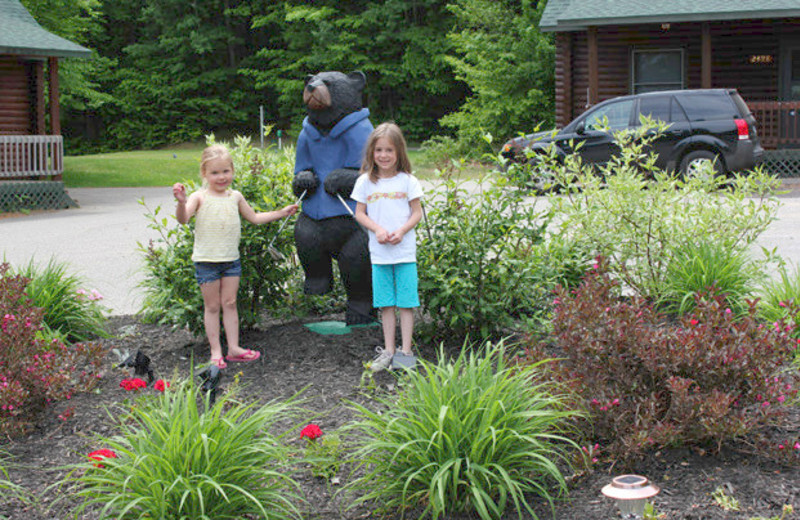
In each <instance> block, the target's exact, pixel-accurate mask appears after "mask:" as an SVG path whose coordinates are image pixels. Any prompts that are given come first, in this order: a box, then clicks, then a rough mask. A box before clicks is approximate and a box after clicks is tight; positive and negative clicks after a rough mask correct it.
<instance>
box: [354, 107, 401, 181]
mask: <svg viewBox="0 0 800 520" xmlns="http://www.w3.org/2000/svg"><path fill="white" fill-rule="evenodd" d="M382 137H385V138H387V139H388V140H389V141H390V142H391V143H392V145H393V146H394V151H395V153H396V154H397V171H398V172H406V173H411V160H410V159H409V158H408V152H407V151H406V140H405V138H404V137H403V131H402V130H400V127H399V126H397V125H396V124H394V123H392V122H390V121H387V122H386V123H381V124H379V125H378V127H377V128H376V129H375V130H373V131H372V133H371V134H370V135H369V138H368V139H367V144H366V146H365V148H364V162H363V163H361V173H367V174H369V180H371V181H372V182H378V165H377V164H375V147H376V145H377V143H378V139H381V138H382Z"/></svg>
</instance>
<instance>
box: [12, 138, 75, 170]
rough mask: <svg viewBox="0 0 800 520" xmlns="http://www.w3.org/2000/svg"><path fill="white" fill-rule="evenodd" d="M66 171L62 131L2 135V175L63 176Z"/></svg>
mask: <svg viewBox="0 0 800 520" xmlns="http://www.w3.org/2000/svg"><path fill="white" fill-rule="evenodd" d="M63 171H64V140H63V138H62V137H61V136H60V135H0V179H24V178H31V177H35V178H42V177H52V178H55V179H60V178H61V174H62V173H63Z"/></svg>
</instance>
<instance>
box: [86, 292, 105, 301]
mask: <svg viewBox="0 0 800 520" xmlns="http://www.w3.org/2000/svg"><path fill="white" fill-rule="evenodd" d="M89 299H90V300H92V301H98V300H102V299H103V295H102V294H100V293H99V292H98V291H97V289H92V294H90V295H89Z"/></svg>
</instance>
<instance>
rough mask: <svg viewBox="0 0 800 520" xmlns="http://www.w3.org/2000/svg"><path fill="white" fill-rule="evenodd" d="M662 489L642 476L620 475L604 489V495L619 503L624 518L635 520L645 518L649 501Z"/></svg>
mask: <svg viewBox="0 0 800 520" xmlns="http://www.w3.org/2000/svg"><path fill="white" fill-rule="evenodd" d="M659 491H660V489H658V487H656V486H654V485H653V484H651V483H650V481H649V480H648V479H647V477H643V476H641V475H620V476H619V477H614V478H613V479H612V480H611V484H608V485H606V486H605V487H603V489H602V493H603V494H604V495H605V496H607V497H609V498H613V499H614V500H616V501H617V507H619V512H620V514H621V515H622V518H624V519H626V520H635V519H637V518H642V517H644V505H645V502H647V499H648V498H650V497H654V496H656V495H657V494H658V492H659Z"/></svg>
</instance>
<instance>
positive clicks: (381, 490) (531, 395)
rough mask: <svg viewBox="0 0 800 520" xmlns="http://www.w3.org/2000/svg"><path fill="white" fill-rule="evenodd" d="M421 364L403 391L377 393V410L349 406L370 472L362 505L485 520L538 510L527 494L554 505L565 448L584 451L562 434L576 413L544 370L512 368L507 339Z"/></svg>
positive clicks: (361, 485)
mask: <svg viewBox="0 0 800 520" xmlns="http://www.w3.org/2000/svg"><path fill="white" fill-rule="evenodd" d="M419 362H420V364H421V368H420V370H418V371H409V372H408V373H407V374H405V375H404V376H403V377H404V380H403V382H402V386H401V389H400V392H399V395H398V396H396V397H394V396H393V397H383V398H378V399H377V401H378V404H379V410H378V411H375V410H374V409H368V408H366V407H364V406H362V405H358V404H353V405H352V406H353V409H354V410H355V411H356V413H357V418H356V420H355V422H354V423H353V424H352V425H351V426H350V428H352V430H353V434H352V435H350V436H349V437H350V438H353V439H356V443H357V450H356V452H355V455H354V461H356V462H358V463H359V464H360V465H361V466H363V469H364V470H365V472H364V473H363V474H361V475H360V476H359V477H358V478H357V480H356V481H354V482H353V484H352V486H353V488H354V489H357V490H360V491H363V492H364V493H363V494H362V495H360V496H359V497H358V498H356V499H355V503H356V504H358V503H362V502H369V503H372V502H374V503H375V504H376V505H377V506H378V507H379V508H380V509H382V510H386V511H397V510H401V511H402V510H404V509H406V508H411V507H420V508H422V509H423V513H422V517H428V516H432V517H433V518H439V517H440V516H442V515H450V514H454V513H458V512H462V513H463V512H474V513H475V514H477V515H478V517H480V518H482V519H484V520H488V519H491V518H498V517H500V516H501V515H502V513H503V511H504V510H506V509H507V508H508V507H513V508H514V509H515V510H516V511H517V512H518V513H519V514H520V515H521V514H522V512H523V511H528V512H531V513H532V510H531V507H530V505H529V504H528V501H527V498H526V495H527V494H528V493H532V494H535V495H537V496H540V497H542V498H544V499H545V500H547V501H548V502H550V503H551V504H552V500H553V495H552V492H553V490H554V489H555V490H556V494H557V493H560V492H563V491H565V489H566V486H565V482H564V477H563V476H562V474H561V472H560V468H561V467H563V466H561V463H562V462H566V458H565V454H566V450H567V449H569V448H570V447H573V448H576V449H577V446H575V445H573V444H572V443H571V442H570V441H569V440H568V439H567V438H566V437H565V435H564V434H565V426H566V425H567V422H568V420H569V418H571V417H573V415H574V414H573V412H571V411H570V410H568V409H566V408H565V406H564V400H563V397H562V396H561V395H559V393H558V391H557V388H556V387H555V386H554V385H552V384H550V383H545V382H542V381H541V380H540V378H539V377H538V376H539V374H540V371H539V370H538V366H536V365H531V366H525V367H516V366H513V365H510V364H509V363H508V362H507V361H506V350H505V347H504V346H503V344H502V342H501V343H498V344H496V345H492V344H486V346H485V349H481V350H480V351H477V352H476V351H469V349H464V350H463V351H462V352H461V353H460V355H459V356H458V358H456V359H455V360H454V361H447V360H445V356H444V353H443V352H441V351H440V355H439V361H438V363H436V364H433V363H429V362H426V361H425V360H422V359H420V360H419ZM371 408H374V407H371Z"/></svg>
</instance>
